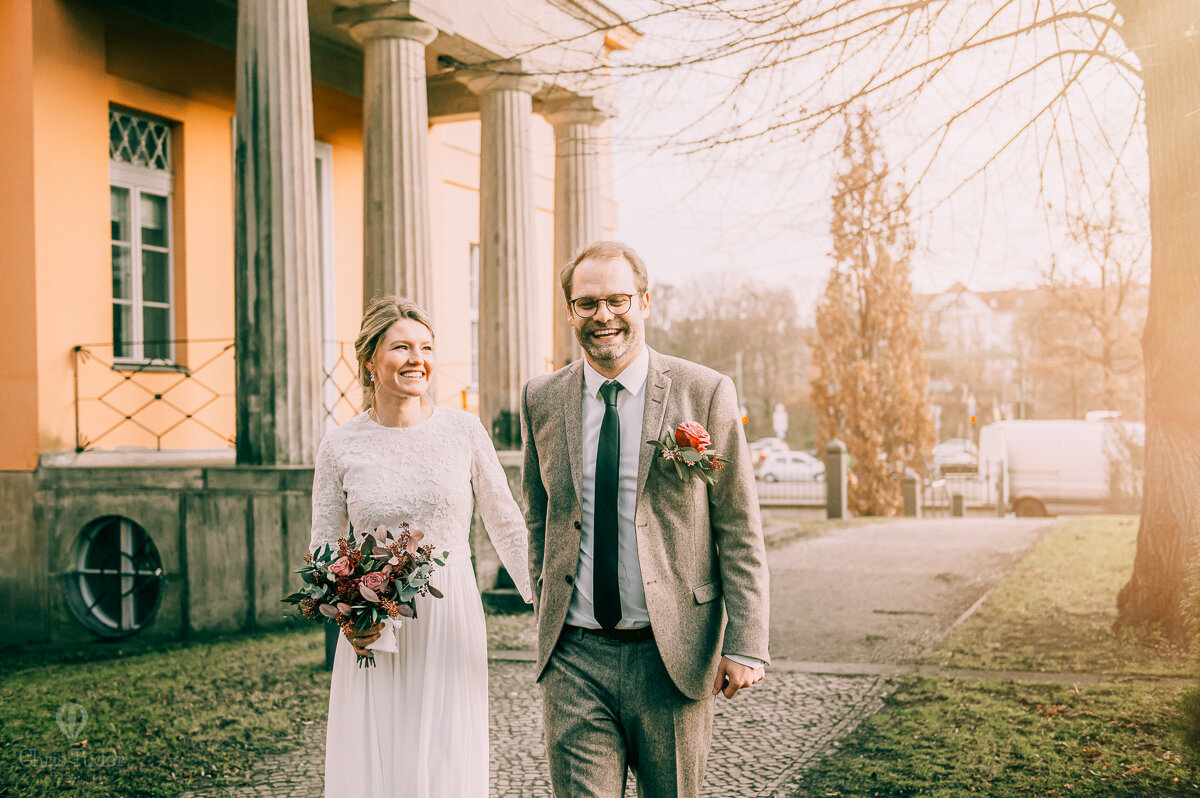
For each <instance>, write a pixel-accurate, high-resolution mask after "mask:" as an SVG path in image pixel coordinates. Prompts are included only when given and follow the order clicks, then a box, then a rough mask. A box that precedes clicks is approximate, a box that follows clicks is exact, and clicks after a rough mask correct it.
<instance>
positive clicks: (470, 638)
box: [312, 407, 530, 798]
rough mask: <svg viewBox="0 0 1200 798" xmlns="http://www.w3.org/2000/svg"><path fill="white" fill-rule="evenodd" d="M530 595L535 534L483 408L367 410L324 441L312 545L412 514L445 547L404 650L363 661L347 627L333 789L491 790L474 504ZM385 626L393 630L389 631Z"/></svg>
mask: <svg viewBox="0 0 1200 798" xmlns="http://www.w3.org/2000/svg"><path fill="white" fill-rule="evenodd" d="M472 499H473V500H474V504H477V505H478V508H479V512H480V516H481V517H482V518H483V522H484V526H485V527H486V529H487V532H488V535H489V536H490V537H491V540H492V543H493V544H494V545H495V547H496V550H497V552H498V553H499V554H500V559H501V561H502V562H503V563H504V566H505V567H506V568H507V569H508V572H509V573H510V574H511V575H512V577H513V580H514V581H515V582H516V584H517V588H518V589H519V590H520V592H521V595H522V596H523V597H525V600H526V601H529V600H530V599H529V597H530V590H529V569H528V567H527V563H528V549H527V547H526V545H527V544H526V541H527V531H526V528H525V522H524V519H523V518H522V516H521V512H520V509H519V508H518V507H517V504H516V502H515V501H513V497H512V493H511V492H510V491H509V487H508V482H507V480H506V479H505V476H504V470H503V468H502V467H501V466H500V461H499V459H498V458H497V457H496V452H495V449H494V448H493V447H492V443H491V441H490V440H489V439H488V437H487V433H486V432H485V431H484V429H483V425H482V424H481V423H480V421H479V419H478V418H476V417H475V416H473V415H471V414H470V413H465V412H463V411H460V410H451V409H448V408H441V407H439V408H435V409H434V412H433V415H432V416H430V417H429V418H428V419H427V420H426V421H424V422H422V423H420V424H417V425H415V426H412V427H400V428H393V427H384V426H381V425H380V424H378V423H376V422H375V421H373V420H371V419H370V417H369V416H368V415H367V414H366V413H363V414H361V415H358V416H356V417H354V418H353V419H351V420H350V421H347V422H346V423H345V424H343V425H341V426H340V427H337V428H336V429H332V430H330V431H329V432H328V433H327V434H326V436H325V439H324V440H323V441H322V442H321V447H320V450H319V452H318V454H317V463H316V472H315V475H314V480H313V528H312V548H313V549H315V548H316V547H317V546H319V545H321V544H322V543H328V542H335V541H336V540H337V539H338V538H340V537H343V536H344V535H345V534H346V531H347V520H348V521H349V522H350V523H352V524H353V525H354V529H355V530H356V532H357V531H359V530H362V531H366V530H368V529H374V528H375V527H377V526H378V525H380V524H387V525H388V526H389V527H396V526H397V525H399V524H400V522H402V521H407V522H408V523H409V525H410V526H411V527H412V528H413V529H419V530H421V531H422V532H424V533H425V538H424V540H423V541H422V544H424V543H429V544H432V545H433V547H434V551H436V552H438V553H439V554H440V553H441V552H442V551H449V552H450V556H449V559H448V560H446V566H445V567H444V568H437V569H436V570H435V571H434V574H433V577H432V580H431V584H433V585H434V586H435V587H437V588H438V589H439V590H440V591H441V592H442V593H443V594H444V595H445V598H441V599H435V598H433V597H424V598H422V597H418V598H417V599H416V605H417V618H416V620H411V619H406V620H404V622H403V626H402V627H401V628H400V629H399V630H398V631H397V632H395V634H396V638H397V644H398V653H395V654H389V653H381V652H376V653H375V663H376V664H375V667H373V668H371V667H364V668H359V667H358V666H357V664H356V657H355V653H354V649H353V648H352V647H351V646H350V643H349V641H347V640H346V638H345V637H344V636H342V635H339V636H338V644H337V653H336V655H335V658H334V664H333V680H332V686H331V689H330V694H329V730H328V733H327V737H326V754H325V757H326V758H325V795H326V796H327V797H328V798H399V797H400V796H403V797H404V798H485V796H487V794H488V686H487V632H486V630H485V628H484V621H483V604H482V602H481V600H480V597H479V589H478V587H477V586H476V582H475V572H474V569H473V568H472V566H471V551H470V546H469V545H468V533H469V530H470V525H471V515H472V506H473V502H472ZM384 633H385V634H388V633H390V632H389V631H388V630H387V629H385V632H384Z"/></svg>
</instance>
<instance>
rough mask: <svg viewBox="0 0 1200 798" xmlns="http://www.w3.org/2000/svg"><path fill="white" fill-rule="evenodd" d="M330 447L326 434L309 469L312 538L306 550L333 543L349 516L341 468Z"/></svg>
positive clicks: (344, 532) (348, 523) (343, 533)
mask: <svg viewBox="0 0 1200 798" xmlns="http://www.w3.org/2000/svg"><path fill="white" fill-rule="evenodd" d="M334 448H335V447H334V446H333V445H332V444H331V443H330V440H329V438H328V437H326V438H325V440H323V441H321V446H320V448H319V449H317V463H316V466H315V468H314V469H313V489H312V538H311V539H310V540H309V544H308V549H309V551H316V550H317V548H318V547H319V546H321V545H322V544H324V543H336V542H337V540H338V538H341V537H344V536H345V535H346V533H347V531H348V530H349V526H350V518H349V516H348V515H347V511H346V493H345V491H344V490H343V488H342V473H343V472H342V468H341V466H339V464H338V462H337V456H336V455H335V454H334Z"/></svg>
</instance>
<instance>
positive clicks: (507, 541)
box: [471, 419, 533, 603]
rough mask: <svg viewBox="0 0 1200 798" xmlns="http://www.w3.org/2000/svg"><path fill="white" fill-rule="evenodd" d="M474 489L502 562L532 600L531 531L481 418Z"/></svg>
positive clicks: (475, 431)
mask: <svg viewBox="0 0 1200 798" xmlns="http://www.w3.org/2000/svg"><path fill="white" fill-rule="evenodd" d="M471 489H472V490H473V491H474V492H475V505H476V507H477V508H478V509H479V515H480V517H481V518H483V526H484V528H485V529H486V530H487V533H488V537H489V538H491V541H492V545H493V546H495V547H496V553H497V554H499V555H500V562H502V563H504V567H505V568H506V569H508V573H509V576H511V577H512V578H513V582H515V583H516V585H517V590H518V591H520V593H521V598H523V599H525V602H526V603H530V602H532V600H533V598H532V592H531V591H530V589H529V542H528V541H529V530H528V529H526V527H525V519H524V517H523V516H522V515H521V508H520V507H518V506H517V503H516V501H515V500H514V499H513V496H512V491H511V490H510V489H509V487H508V479H507V477H505V475H504V467H503V466H502V465H500V458H499V456H497V454H496V448H495V447H494V446H493V445H492V441H491V439H490V438H488V436H487V432H485V431H484V429H483V423H482V422H480V421H479V419H474V420H473V421H472V422H471Z"/></svg>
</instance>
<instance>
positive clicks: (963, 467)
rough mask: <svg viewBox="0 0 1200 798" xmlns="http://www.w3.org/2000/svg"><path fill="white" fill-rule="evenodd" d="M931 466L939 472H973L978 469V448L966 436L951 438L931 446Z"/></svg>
mask: <svg viewBox="0 0 1200 798" xmlns="http://www.w3.org/2000/svg"><path fill="white" fill-rule="evenodd" d="M933 467H934V470H936V471H937V472H938V473H941V474H974V473H976V472H978V471H979V450H978V449H976V448H975V444H974V443H973V442H971V441H970V440H967V439H966V438H951V439H950V440H948V441H942V442H941V443H939V444H937V445H936V446H934V447H933Z"/></svg>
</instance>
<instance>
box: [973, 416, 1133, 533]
mask: <svg viewBox="0 0 1200 798" xmlns="http://www.w3.org/2000/svg"><path fill="white" fill-rule="evenodd" d="M1144 440H1145V427H1144V425H1142V424H1140V423H1131V422H1122V421H1118V420H1115V419H1112V418H1102V417H1100V416H1098V415H1097V416H1093V417H1092V418H1090V419H1088V420H1078V419H1053V420H1021V421H998V422H996V423H994V424H988V425H987V426H985V427H983V428H982V429H981V430H980V431H979V473H980V476H981V477H982V478H983V479H984V480H985V481H986V483H987V484H988V485H989V486H990V489H989V493H992V495H996V494H995V493H994V491H995V490H997V489H999V491H1000V493H999V496H1000V501H1001V502H1003V506H1004V507H1006V508H1011V509H1012V511H1013V512H1014V513H1016V514H1017V515H1025V516H1039V515H1050V514H1058V513H1078V512H1099V511H1101V510H1104V509H1106V506H1107V505H1108V504H1109V502H1110V499H1111V498H1112V488H1111V486H1110V478H1111V476H1112V474H1113V473H1114V466H1116V465H1120V464H1119V463H1117V462H1115V459H1116V458H1120V457H1122V454H1121V453H1122V452H1124V451H1126V450H1127V448H1128V444H1129V443H1132V444H1133V445H1136V446H1141V445H1143V442H1144Z"/></svg>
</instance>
